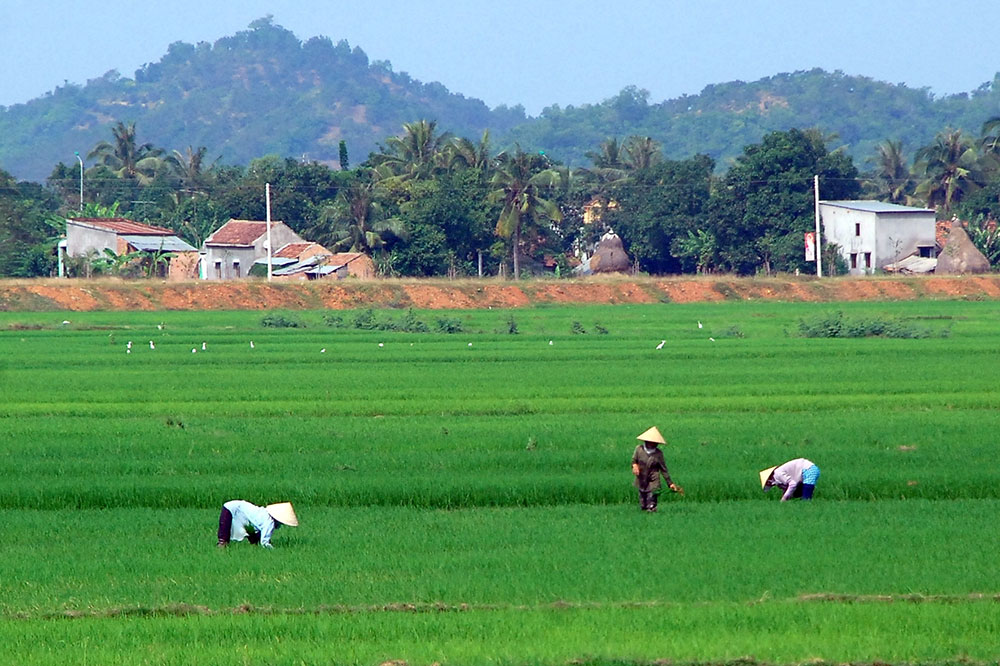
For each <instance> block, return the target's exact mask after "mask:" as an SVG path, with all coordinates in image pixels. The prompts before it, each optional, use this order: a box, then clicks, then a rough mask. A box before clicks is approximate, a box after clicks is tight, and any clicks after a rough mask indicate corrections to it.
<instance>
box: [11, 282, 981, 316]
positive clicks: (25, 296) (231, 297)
mask: <svg viewBox="0 0 1000 666" xmlns="http://www.w3.org/2000/svg"><path fill="white" fill-rule="evenodd" d="M920 298H930V299H964V300H991V299H1000V275H985V276H967V277H908V278H897V277H892V278H827V279H817V278H814V277H796V278H791V277H789V278H769V279H762V278H733V277H720V278H713V277H698V278H624V277H618V278H603V279H587V280H530V281H524V282H499V281H497V280H495V279H490V280H456V281H449V280H372V281H365V282H363V281H354V280H345V281H341V282H295V283H290V282H283V283H267V282H265V281H257V280H245V281H232V282H214V281H211V282H209V281H201V282H156V281H148V280H138V281H132V282H124V281H110V280H8V281H0V311H11V312H17V311H20V312H29V311H54V310H77V311H82V310H303V309H322V308H328V309H338V310H339V309H350V308H364V307H374V308H407V307H413V308H420V309H444V308H486V307H495V308H518V307H526V306H531V305H537V304H542V303H581V304H582V303H607V304H616V303H690V302H711V301H726V300H730V301H732V300H738V301H742V300H774V301H789V302H796V301H798V302H832V301H897V300H915V299H920Z"/></svg>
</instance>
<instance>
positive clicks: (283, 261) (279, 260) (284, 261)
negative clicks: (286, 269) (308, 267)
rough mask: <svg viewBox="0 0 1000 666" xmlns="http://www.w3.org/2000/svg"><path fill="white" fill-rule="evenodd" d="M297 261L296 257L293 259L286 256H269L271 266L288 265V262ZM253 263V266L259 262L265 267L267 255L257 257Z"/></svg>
mask: <svg viewBox="0 0 1000 666" xmlns="http://www.w3.org/2000/svg"><path fill="white" fill-rule="evenodd" d="M297 261H298V259H294V258H291V259H290V258H288V257H278V256H274V257H271V265H272V266H288V265H289V264H294V263H295V262H297ZM253 263H254V265H255V266H256V265H257V264H260V265H261V266H263V267H264V268H267V257H264V258H263V259H258V260H257V261H255V262H253Z"/></svg>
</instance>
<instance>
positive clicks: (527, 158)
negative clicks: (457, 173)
mask: <svg viewBox="0 0 1000 666" xmlns="http://www.w3.org/2000/svg"><path fill="white" fill-rule="evenodd" d="M496 161H497V168H496V171H495V172H494V174H493V178H492V179H491V180H490V183H491V185H492V187H493V191H492V192H490V200H491V201H493V202H502V203H503V208H502V209H501V211H500V217H499V219H498V220H497V226H496V233H497V235H499V236H501V237H502V238H507V239H510V240H511V246H512V247H511V253H512V256H513V264H514V276H515V278H520V276H521V264H520V259H519V254H520V250H521V235H522V232H523V231H524V227H525V225H526V224H532V223H536V224H537V222H538V221H539V220H540V219H546V218H547V219H549V220H551V221H553V222H558V221H560V220H562V213H561V212H560V211H559V207H558V206H557V205H556V204H555V202H553V201H551V200H549V199H546V198H545V197H544V196H543V195H545V194H547V191H548V190H549V189H550V188H551V187H553V186H555V185H558V184H560V183H563V182H565V178H564V176H563V174H561V173H560V172H558V171H556V170H555V169H552V168H549V167H548V161H547V160H545V159H544V158H541V157H540V156H535V155H529V154H528V153H525V152H524V151H522V150H521V149H520V148H517V149H516V151H515V152H514V153H513V154H511V153H508V152H503V153H500V154H499V155H497V159H496Z"/></svg>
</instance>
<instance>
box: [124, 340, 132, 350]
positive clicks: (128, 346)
mask: <svg viewBox="0 0 1000 666" xmlns="http://www.w3.org/2000/svg"><path fill="white" fill-rule="evenodd" d="M125 349H132V341H131V340H129V341H128V344H126V345H125Z"/></svg>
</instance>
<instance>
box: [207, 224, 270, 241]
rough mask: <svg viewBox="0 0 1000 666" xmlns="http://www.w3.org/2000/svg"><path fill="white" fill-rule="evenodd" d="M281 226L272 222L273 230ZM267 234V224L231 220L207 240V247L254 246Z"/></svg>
mask: <svg viewBox="0 0 1000 666" xmlns="http://www.w3.org/2000/svg"><path fill="white" fill-rule="evenodd" d="M277 224H281V222H280V221H277V220H272V221H271V228H272V229H273V228H274V227H275V225H277ZM266 233H267V222H258V221H256V220H229V221H228V222H226V223H225V224H223V225H222V226H221V227H219V228H218V229H216V230H215V232H214V233H213V234H212V235H211V236H209V237H208V238H206V239H205V245H242V246H246V245H253V244H254V241H256V240H257V239H258V238H260V237H261V236H263V235H264V234H266Z"/></svg>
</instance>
